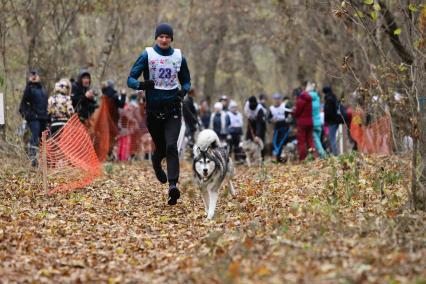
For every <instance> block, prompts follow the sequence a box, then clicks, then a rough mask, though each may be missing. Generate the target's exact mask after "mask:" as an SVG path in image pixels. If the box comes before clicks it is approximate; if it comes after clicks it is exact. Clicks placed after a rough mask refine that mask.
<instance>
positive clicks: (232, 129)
mask: <svg viewBox="0 0 426 284" xmlns="http://www.w3.org/2000/svg"><path fill="white" fill-rule="evenodd" d="M228 115H229V120H230V126H229V135H230V139H229V146H230V148H229V153H230V155H232V153H234V158H235V161H240V160H241V159H242V153H241V148H240V141H241V136H242V135H243V116H242V115H241V113H240V112H239V111H238V106H237V103H236V102H235V101H232V100H231V102H230V103H229V111H228Z"/></svg>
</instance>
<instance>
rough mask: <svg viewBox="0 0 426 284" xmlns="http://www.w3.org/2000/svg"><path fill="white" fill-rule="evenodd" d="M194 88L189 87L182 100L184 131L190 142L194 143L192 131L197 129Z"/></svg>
mask: <svg viewBox="0 0 426 284" xmlns="http://www.w3.org/2000/svg"><path fill="white" fill-rule="evenodd" d="M194 97H195V90H194V89H191V90H189V92H188V95H187V96H186V97H185V99H184V100H183V110H182V112H183V119H184V120H185V125H186V127H187V128H186V133H185V135H186V136H187V137H189V140H190V143H192V144H193V143H194V133H195V131H197V124H198V114H197V110H196V108H195V104H194Z"/></svg>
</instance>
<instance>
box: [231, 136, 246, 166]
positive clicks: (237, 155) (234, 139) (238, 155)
mask: <svg viewBox="0 0 426 284" xmlns="http://www.w3.org/2000/svg"><path fill="white" fill-rule="evenodd" d="M240 142H241V134H231V140H230V141H229V154H230V156H232V152H233V153H234V159H235V161H240V160H242V159H243V153H242V151H241V148H240Z"/></svg>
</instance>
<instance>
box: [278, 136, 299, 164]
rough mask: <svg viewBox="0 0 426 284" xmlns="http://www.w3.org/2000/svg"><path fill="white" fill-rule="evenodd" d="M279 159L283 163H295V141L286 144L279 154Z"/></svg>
mask: <svg viewBox="0 0 426 284" xmlns="http://www.w3.org/2000/svg"><path fill="white" fill-rule="evenodd" d="M281 159H282V160H283V162H295V161H297V159H298V157H297V140H293V141H290V142H288V143H287V144H286V145H285V146H284V148H283V151H282V153H281Z"/></svg>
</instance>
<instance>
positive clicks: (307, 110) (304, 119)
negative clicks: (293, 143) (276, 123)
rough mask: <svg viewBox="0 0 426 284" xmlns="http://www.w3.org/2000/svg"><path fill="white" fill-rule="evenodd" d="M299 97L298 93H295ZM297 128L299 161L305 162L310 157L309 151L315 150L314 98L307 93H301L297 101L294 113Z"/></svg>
mask: <svg viewBox="0 0 426 284" xmlns="http://www.w3.org/2000/svg"><path fill="white" fill-rule="evenodd" d="M295 94H296V95H297V92H296V93H295ZM293 116H294V118H296V127H297V147H298V152H299V160H301V161H303V160H304V159H306V157H307V155H308V149H314V148H315V146H314V141H313V121H312V97H311V96H310V95H309V94H308V93H307V92H301V93H300V94H299V95H298V96H297V99H296V107H295V109H294V111H293Z"/></svg>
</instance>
